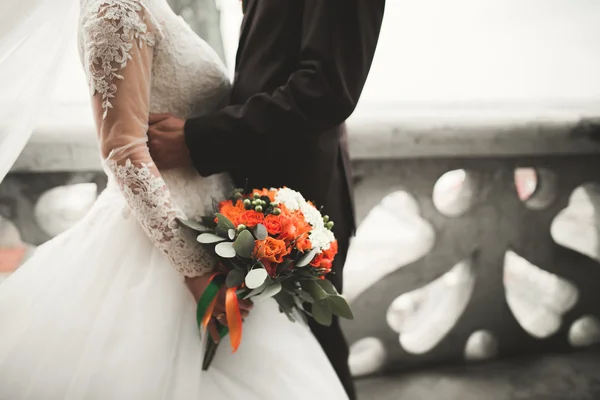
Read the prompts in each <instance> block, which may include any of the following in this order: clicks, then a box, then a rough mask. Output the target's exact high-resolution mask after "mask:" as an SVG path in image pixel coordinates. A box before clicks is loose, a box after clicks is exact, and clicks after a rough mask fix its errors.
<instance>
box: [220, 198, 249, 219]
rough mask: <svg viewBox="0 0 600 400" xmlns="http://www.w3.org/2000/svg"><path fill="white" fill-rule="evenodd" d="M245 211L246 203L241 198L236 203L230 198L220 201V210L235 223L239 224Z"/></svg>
mask: <svg viewBox="0 0 600 400" xmlns="http://www.w3.org/2000/svg"><path fill="white" fill-rule="evenodd" d="M244 211H245V209H244V203H242V202H241V201H240V200H238V201H237V203H236V204H235V205H234V204H233V203H232V202H231V201H230V200H226V201H222V202H221V203H219V212H220V213H221V214H223V215H224V216H225V217H227V219H229V220H230V221H231V222H233V223H234V224H235V225H238V224H239V223H238V220H239V218H240V216H241V215H242V213H243V212H244Z"/></svg>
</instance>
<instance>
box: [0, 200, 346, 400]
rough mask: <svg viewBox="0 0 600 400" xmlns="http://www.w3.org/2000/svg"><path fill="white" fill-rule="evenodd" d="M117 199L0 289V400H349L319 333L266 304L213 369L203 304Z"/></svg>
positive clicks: (100, 205) (97, 208) (41, 251)
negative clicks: (204, 336)
mask: <svg viewBox="0 0 600 400" xmlns="http://www.w3.org/2000/svg"><path fill="white" fill-rule="evenodd" d="M126 210H127V207H126V205H125V203H124V200H123V198H122V197H121V195H120V194H119V193H118V192H115V191H112V190H106V191H105V192H103V193H102V195H101V196H100V197H99V199H98V201H97V202H96V204H95V205H94V207H93V208H92V210H91V211H90V212H89V213H88V215H87V216H86V217H85V218H84V219H83V220H81V221H80V222H79V223H78V224H77V225H76V226H74V227H73V228H72V229H70V230H69V231H67V232H65V233H63V234H61V235H59V236H57V237H56V238H54V239H53V240H51V241H49V242H47V243H45V244H44V245H42V246H40V247H39V248H38V249H37V250H36V253H35V254H34V255H33V257H32V258H31V259H30V260H29V261H27V262H26V263H25V264H24V265H23V266H22V267H21V268H19V269H18V270H17V272H15V273H14V274H13V275H12V276H11V277H10V278H8V279H7V280H6V281H5V282H4V283H2V284H1V285H0V399H1V400H21V399H31V400H59V399H60V400H65V399H68V400H82V399H102V400H109V399H110V400H120V399H123V400H137V399H144V400H152V399H165V400H178V399H182V400H189V399H207V400H219V399H230V400H234V399H235V400H253V399H256V400H259V399H260V400H281V399H286V400H294V399H310V400H316V399H328V400H336V399H346V398H347V396H346V394H345V392H344V390H343V388H342V385H341V383H340V382H339V380H338V378H337V376H336V374H335V372H334V370H333V368H332V367H331V365H330V364H329V361H328V360H327V358H326V356H325V354H324V353H323V351H322V349H321V348H320V346H319V344H318V342H317V341H316V339H315V338H314V337H313V336H312V334H311V332H310V330H309V329H308V328H307V327H306V326H305V325H304V324H301V323H291V322H290V321H289V320H288V319H287V318H286V317H285V315H283V314H280V313H279V311H278V309H277V304H276V303H275V301H273V300H266V301H263V302H261V303H259V304H257V305H255V308H254V310H253V311H252V313H251V315H250V316H249V317H248V318H247V320H246V322H245V323H244V331H243V340H242V344H241V346H240V348H239V350H238V352H237V353H235V354H231V351H230V348H229V343H228V342H227V341H224V342H223V343H222V344H221V346H220V347H219V351H218V352H217V355H216V357H215V359H214V362H213V364H212V366H211V368H210V369H209V370H208V371H202V357H203V346H202V340H201V338H200V335H199V332H198V328H197V326H196V318H195V308H196V307H195V303H194V299H193V297H192V296H191V294H190V293H189V291H188V289H187V287H186V286H185V284H184V283H183V281H182V279H181V278H180V277H179V276H178V275H177V273H176V272H175V271H174V270H173V268H172V267H171V265H170V263H169V261H168V260H167V259H166V258H165V257H164V256H163V255H162V253H160V252H159V251H158V250H157V249H155V248H154V246H153V245H152V243H151V242H150V241H149V239H148V238H147V237H146V235H145V233H144V232H143V230H142V229H141V227H140V226H139V224H138V222H137V221H136V220H135V217H134V216H133V215H130V214H129V213H127V212H126Z"/></svg>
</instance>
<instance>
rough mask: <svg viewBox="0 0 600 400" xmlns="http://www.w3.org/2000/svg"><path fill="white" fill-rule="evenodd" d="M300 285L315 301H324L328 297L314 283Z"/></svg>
mask: <svg viewBox="0 0 600 400" xmlns="http://www.w3.org/2000/svg"><path fill="white" fill-rule="evenodd" d="M300 284H301V285H302V289H303V290H306V291H307V292H308V294H310V295H311V297H312V298H313V299H315V300H316V301H319V300H324V299H326V298H327V296H328V295H327V292H326V291H324V290H323V288H322V287H321V286H319V284H318V283H317V282H315V281H301V282H300Z"/></svg>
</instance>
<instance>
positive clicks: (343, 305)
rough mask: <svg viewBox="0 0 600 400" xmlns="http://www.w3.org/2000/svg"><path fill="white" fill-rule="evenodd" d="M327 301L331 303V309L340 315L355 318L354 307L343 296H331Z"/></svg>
mask: <svg viewBox="0 0 600 400" xmlns="http://www.w3.org/2000/svg"><path fill="white" fill-rule="evenodd" d="M327 303H328V304H329V309H330V310H331V312H333V313H334V314H335V315H337V316H338V317H342V318H346V319H354V313H353V312H352V309H351V308H350V306H349V305H348V302H347V301H346V299H344V298H343V297H342V296H339V295H338V296H329V297H328V298H327Z"/></svg>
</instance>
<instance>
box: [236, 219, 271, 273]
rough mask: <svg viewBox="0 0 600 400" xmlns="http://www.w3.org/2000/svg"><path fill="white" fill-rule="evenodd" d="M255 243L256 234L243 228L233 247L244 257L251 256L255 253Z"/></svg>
mask: <svg viewBox="0 0 600 400" xmlns="http://www.w3.org/2000/svg"><path fill="white" fill-rule="evenodd" d="M254 243H255V240H254V236H252V234H251V233H250V232H249V231H247V230H243V231H241V232H240V234H239V235H238V237H237V239H236V240H235V242H234V243H233V248H234V249H235V252H236V254H237V255H238V256H240V257H243V258H251V257H252V255H253V254H254ZM265 272H266V271H265ZM261 283H262V282H261Z"/></svg>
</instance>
